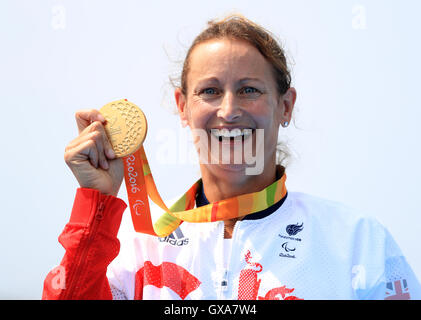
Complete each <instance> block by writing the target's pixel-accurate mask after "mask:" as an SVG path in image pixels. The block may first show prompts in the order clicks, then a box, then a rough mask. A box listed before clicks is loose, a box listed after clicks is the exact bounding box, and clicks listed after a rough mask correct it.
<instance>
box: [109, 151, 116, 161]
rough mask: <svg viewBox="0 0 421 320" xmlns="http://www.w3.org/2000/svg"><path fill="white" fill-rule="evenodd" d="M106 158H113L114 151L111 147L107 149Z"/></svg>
mask: <svg viewBox="0 0 421 320" xmlns="http://www.w3.org/2000/svg"><path fill="white" fill-rule="evenodd" d="M108 158H110V159H114V158H115V153H114V150H113V149H108Z"/></svg>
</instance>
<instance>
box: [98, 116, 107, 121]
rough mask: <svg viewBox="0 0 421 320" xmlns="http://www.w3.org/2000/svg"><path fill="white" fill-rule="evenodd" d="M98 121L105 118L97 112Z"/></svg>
mask: <svg viewBox="0 0 421 320" xmlns="http://www.w3.org/2000/svg"><path fill="white" fill-rule="evenodd" d="M98 121H101V122H105V118H104V116H103V115H102V114H98Z"/></svg>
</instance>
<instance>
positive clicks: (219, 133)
mask: <svg viewBox="0 0 421 320" xmlns="http://www.w3.org/2000/svg"><path fill="white" fill-rule="evenodd" d="M211 133H212V135H214V136H215V137H217V138H221V137H222V138H236V137H240V136H241V137H244V138H247V137H248V136H250V135H251V133H252V129H239V128H235V129H232V130H228V129H226V128H224V129H211Z"/></svg>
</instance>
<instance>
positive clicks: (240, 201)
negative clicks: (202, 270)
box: [123, 146, 287, 237]
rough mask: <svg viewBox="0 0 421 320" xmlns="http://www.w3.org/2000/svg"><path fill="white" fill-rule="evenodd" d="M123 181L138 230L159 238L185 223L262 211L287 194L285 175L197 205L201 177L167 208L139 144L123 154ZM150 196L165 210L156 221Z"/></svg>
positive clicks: (217, 219) (221, 218)
mask: <svg viewBox="0 0 421 320" xmlns="http://www.w3.org/2000/svg"><path fill="white" fill-rule="evenodd" d="M123 161H124V180H125V183H126V189H127V195H128V199H129V205H130V212H131V215H132V220H133V225H134V229H135V231H136V232H141V233H147V234H151V235H155V236H159V237H165V236H167V235H169V234H171V233H172V232H173V231H174V230H175V229H177V227H178V226H179V225H180V224H181V223H182V222H183V221H187V222H213V221H221V220H228V219H233V218H239V217H242V216H245V215H248V214H252V213H255V212H258V211H262V210H265V209H267V208H268V207H270V206H272V205H273V204H275V203H276V202H278V201H280V200H281V199H282V198H283V197H284V196H285V195H286V193H287V190H286V187H285V180H286V174H285V173H283V175H282V177H281V178H280V179H278V180H277V181H275V182H274V183H272V184H271V185H270V186H268V187H266V188H265V189H263V190H261V191H258V192H253V193H248V194H243V195H239V196H237V197H233V198H229V199H225V200H221V201H217V202H214V203H210V204H208V205H205V206H201V207H199V208H194V206H195V203H196V192H197V189H198V187H199V186H200V185H201V183H202V181H201V179H199V180H198V181H196V182H195V183H194V184H193V186H192V187H191V188H190V189H189V190H188V191H187V192H186V193H185V194H184V195H183V196H182V197H181V198H180V199H178V200H177V202H176V203H175V204H174V205H172V206H171V207H170V208H167V206H166V205H165V203H164V201H162V199H161V196H160V195H159V193H158V190H157V188H156V185H155V182H154V179H153V177H152V173H151V170H150V167H149V163H148V160H147V158H146V153H145V150H144V148H143V146H142V147H140V148H139V149H138V150H137V151H136V152H135V153H133V154H132V155H130V156H127V157H124V158H123ZM148 197H149V198H150V199H151V200H152V201H153V202H154V203H155V204H156V205H158V206H159V207H160V208H161V209H162V210H164V213H163V214H162V215H161V216H160V217H158V218H157V219H156V220H153V217H152V216H151V212H150V207H149V200H148Z"/></svg>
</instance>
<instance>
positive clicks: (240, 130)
mask: <svg viewBox="0 0 421 320" xmlns="http://www.w3.org/2000/svg"><path fill="white" fill-rule="evenodd" d="M290 84H291V77H290V74H289V71H288V67H287V64H286V59H285V55H284V53H283V50H282V49H281V47H280V46H279V44H278V43H277V42H276V41H275V40H274V38H273V36H271V35H270V33H269V32H267V31H266V30H264V29H263V28H262V27H260V26H258V25H257V24H255V23H254V22H252V21H250V20H248V19H246V18H245V17H242V16H237V15H234V16H229V17H227V18H225V19H223V20H221V21H212V22H210V23H209V25H208V28H206V29H205V30H204V31H203V32H202V33H201V34H200V35H199V36H198V37H197V38H196V39H195V40H194V42H193V44H192V46H191V48H190V49H189V51H188V53H187V56H186V59H185V63H184V66H183V71H182V76H181V81H180V86H179V87H177V88H176V89H175V92H174V95H175V100H176V104H177V108H178V112H179V116H180V120H181V122H182V124H183V125H184V126H188V127H189V128H190V129H191V130H192V133H193V134H197V139H196V140H195V145H196V147H197V150H198V152H199V153H200V157H199V158H200V159H201V161H200V170H201V176H202V177H201V179H200V180H199V181H198V182H197V183H196V184H195V185H194V186H193V187H192V188H191V189H190V190H188V191H187V192H186V193H185V194H184V195H183V196H182V197H181V198H180V199H179V200H178V201H177V202H176V203H175V205H174V206H173V207H176V208H177V209H178V211H183V212H182V213H183V214H182V215H178V214H179V213H180V212H178V211H176V212H166V213H165V214H167V216H166V219H167V220H171V221H174V220H175V219H179V223H177V225H175V226H173V227H174V228H173V229H171V230H170V231H169V232H168V234H166V236H165V238H159V237H157V236H156V235H153V234H143V233H137V232H134V231H133V228H132V226H131V225H130V224H127V223H126V222H124V223H123V224H122V225H123V226H124V227H122V228H121V229H120V231H119V227H120V224H121V220H122V214H123V211H124V210H125V208H126V204H125V203H124V202H123V200H121V199H118V198H117V197H116V196H117V194H118V190H119V188H120V185H121V183H122V180H123V163H122V159H117V158H116V157H115V154H114V153H113V152H112V150H111V145H110V143H109V140H108V137H107V135H106V134H105V131H104V127H103V126H104V119H103V117H102V116H101V114H100V113H99V112H98V111H97V110H82V111H79V112H77V113H76V119H77V121H78V125H79V136H78V137H77V138H76V139H75V140H74V141H72V142H71V143H70V144H69V145H68V147H67V148H66V153H65V160H66V162H67V164H68V166H69V167H70V169H71V170H72V172H73V173H74V175H75V177H76V178H77V180H78V182H79V184H80V187H81V188H79V189H78V190H77V193H76V199H75V202H74V207H73V211H72V214H71V217H70V221H69V223H68V225H67V226H66V228H65V229H64V231H63V233H62V234H61V236H60V242H61V243H62V244H63V246H64V247H65V249H66V253H65V257H64V258H63V260H62V263H61V268H58V269H54V271H52V272H50V273H49V275H48V276H47V278H46V279H45V281H44V293H43V298H45V299H111V298H114V299H121V298H123V299H240V300H245V299H260V300H268V299H279V300H297V299H409V298H417V299H419V298H421V287H420V285H419V282H418V280H417V279H416V277H415V275H414V273H413V272H412V270H411V268H410V266H409V265H408V264H407V262H406V260H405V257H404V256H403V255H402V253H401V251H400V249H399V247H398V246H397V245H396V243H395V242H394V240H393V238H392V237H391V236H390V234H389V233H388V232H387V230H386V229H385V228H384V227H383V226H382V225H381V224H379V223H378V222H377V221H376V220H375V219H372V218H368V217H366V216H364V215H361V214H359V213H357V212H354V211H353V210H352V209H350V208H348V207H346V206H344V205H342V204H340V203H336V202H332V201H329V200H325V199H320V198H316V197H313V196H310V195H306V194H303V193H299V192H287V189H286V168H285V167H283V166H281V165H280V164H278V163H277V159H276V152H277V143H278V132H279V130H280V128H281V127H286V126H288V123H289V122H290V121H291V116H292V112H293V109H294V104H295V100H296V97H297V92H296V90H295V88H292V87H291V86H290ZM209 146H210V147H209ZM220 150H222V154H220V153H219V151H220ZM238 150H240V153H244V154H246V153H248V152H250V153H253V154H255V155H256V157H255V159H256V163H257V162H258V161H261V164H262V165H261V170H259V171H258V172H253V173H252V174H250V173H249V172H250V171H248V169H250V166H251V164H250V163H249V162H248V161H247V159H246V157H244V158H241V159H242V160H241V161H234V163H233V162H232V161H224V157H225V156H226V155H227V154H228V156H229V157H228V158H230V159H232V158H234V159H235V158H236V155H237V152H238ZM93 158H94V159H95V161H93V160H92V159H93ZM128 160H130V158H128ZM145 176H146V175H145ZM142 177H143V175H142ZM145 179H146V178H145ZM170 210H171V209H170ZM136 214H138V215H142V214H145V213H144V212H137V211H136ZM152 214H158V215H159V214H162V212H161V213H160V212H159V211H156V208H152ZM187 218H188V219H187ZM198 222H200V223H198ZM129 223H130V222H129ZM118 231H119V236H118V238H117V232H118ZM57 270H59V273H63V272H64V273H65V274H64V275H63V274H57ZM57 279H62V280H61V283H59V284H60V285H57V284H58V281H57ZM63 279H64V280H63ZM63 281H65V283H63Z"/></svg>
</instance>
